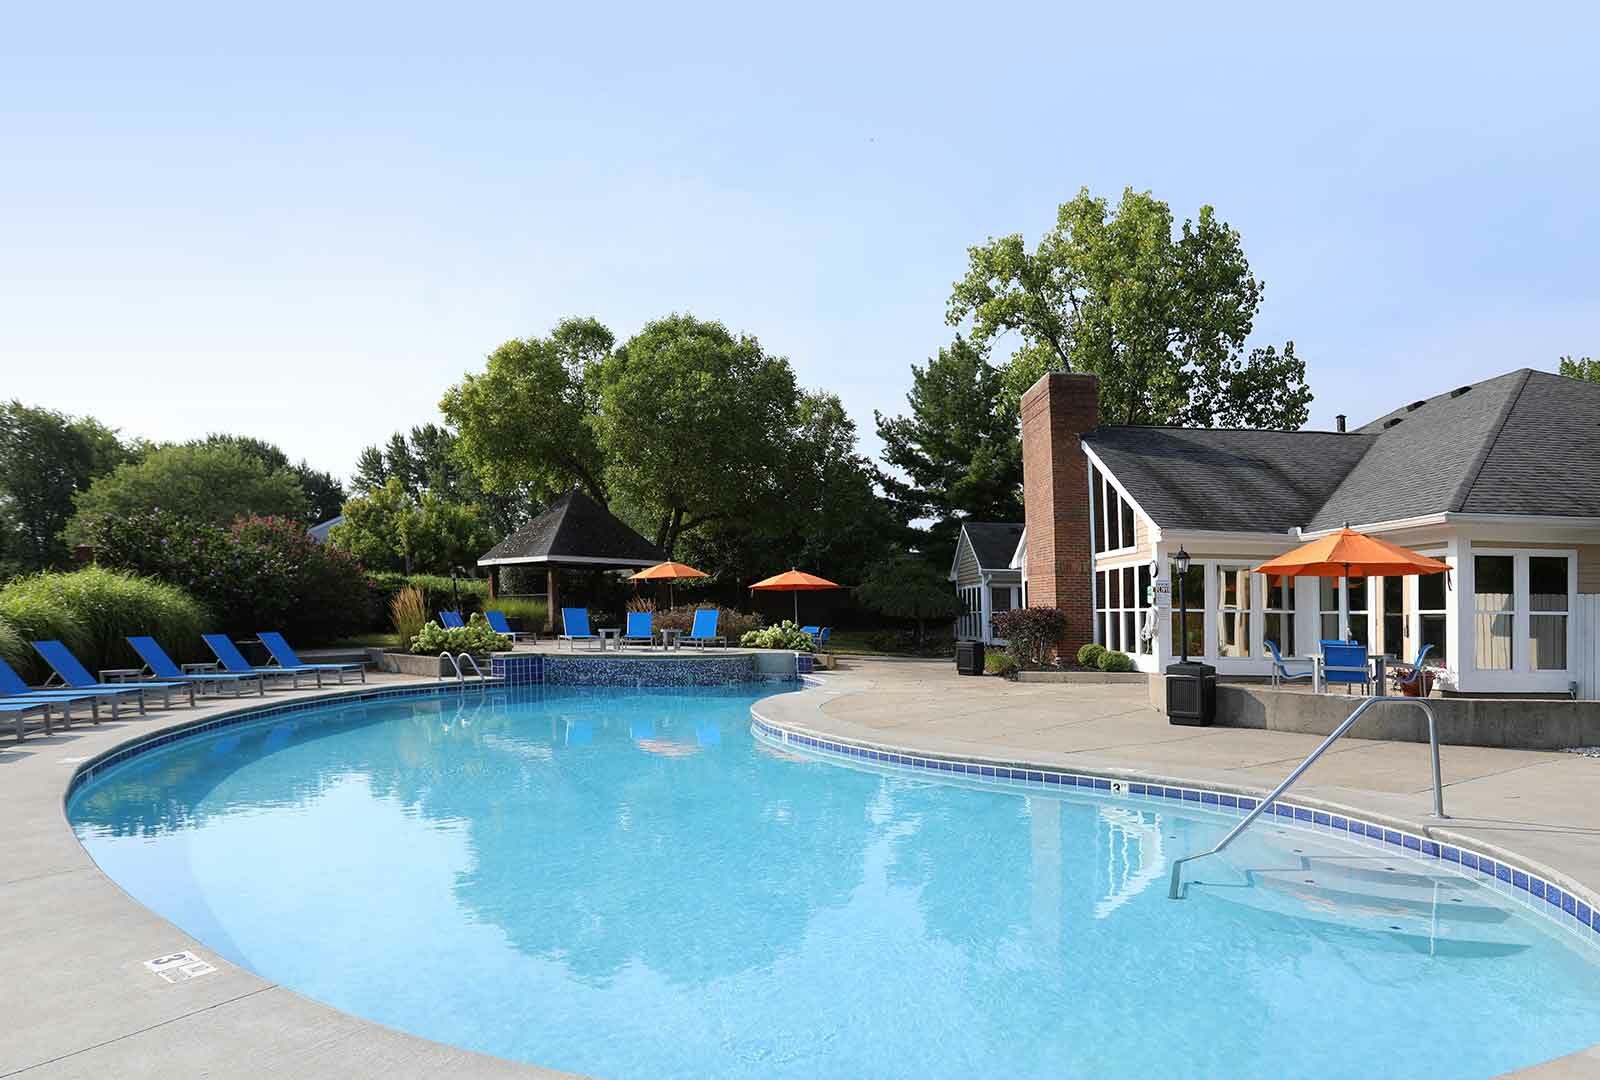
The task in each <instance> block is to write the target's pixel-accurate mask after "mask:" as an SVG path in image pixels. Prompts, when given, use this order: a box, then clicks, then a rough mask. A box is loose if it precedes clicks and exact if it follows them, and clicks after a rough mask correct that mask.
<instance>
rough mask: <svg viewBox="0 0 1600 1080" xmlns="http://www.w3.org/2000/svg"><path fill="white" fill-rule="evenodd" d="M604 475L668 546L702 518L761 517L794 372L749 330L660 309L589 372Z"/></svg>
mask: <svg viewBox="0 0 1600 1080" xmlns="http://www.w3.org/2000/svg"><path fill="white" fill-rule="evenodd" d="M589 374H590V378H589V380H588V382H589V385H590V387H591V388H592V389H593V391H594V392H595V393H596V396H597V397H598V399H599V403H600V411H599V415H598V417H597V422H596V427H597V429H598V434H599V440H600V444H601V445H602V446H603V448H604V452H605V459H606V471H605V476H606V483H607V485H608V487H610V488H611V489H612V490H614V491H616V492H617V493H618V494H620V495H623V496H626V497H628V498H631V499H632V500H633V501H634V502H635V503H637V504H638V505H640V506H642V507H645V508H648V510H649V512H650V513H651V514H652V516H653V518H654V525H655V529H654V533H655V536H654V539H655V542H656V545H657V546H658V547H660V548H661V549H662V550H663V551H664V552H666V553H667V554H668V556H669V557H670V555H671V554H672V551H673V548H674V547H675V546H676V544H677V541H678V538H679V537H680V536H682V535H683V534H684V533H685V532H686V531H688V530H690V529H693V528H695V527H696V526H699V525H703V524H706V523H708V522H722V521H728V520H734V519H740V520H744V521H752V520H759V518H758V516H757V515H759V514H761V513H763V512H764V511H765V510H766V509H768V508H770V507H772V506H774V505H776V504H778V503H779V502H781V501H782V499H783V497H784V492H783V490H782V486H781V479H782V467H783V464H784V461H785V451H786V449H787V446H788V442H789V438H790V434H791V432H792V431H793V430H794V427H795V423H796V420H797V416H798V412H797V410H798V404H799V400H798V399H799V391H798V388H797V387H796V386H795V379H794V371H793V369H791V368H790V366H789V361H788V360H787V359H785V358H783V357H775V356H768V355H767V354H766V353H765V352H764V351H763V350H762V348H761V344H760V342H758V341H757V340H756V339H755V338H754V337H751V336H750V335H748V334H740V335H738V336H735V335H733V334H731V333H729V331H728V329H727V327H725V326H723V325H722V324H721V323H719V322H706V321H703V320H700V319H696V318H694V317H693V316H691V315H669V316H668V317H666V318H664V319H657V320H656V321H654V322H651V323H647V324H646V325H645V326H644V328H643V329H641V330H640V331H639V332H638V333H637V334H635V335H634V336H633V337H632V338H630V339H628V341H627V342H625V343H624V344H623V345H622V346H621V347H620V348H618V349H617V350H616V351H615V352H614V353H612V354H611V355H610V356H608V357H606V358H605V359H604V360H603V361H601V362H600V363H599V364H597V365H595V366H594V367H592V368H591V369H590V372H589Z"/></svg>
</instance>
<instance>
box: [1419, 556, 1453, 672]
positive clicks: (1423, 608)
mask: <svg viewBox="0 0 1600 1080" xmlns="http://www.w3.org/2000/svg"><path fill="white" fill-rule="evenodd" d="M1444 579H1445V575H1444V574H1424V575H1422V576H1421V577H1419V578H1417V630H1418V633H1419V634H1420V639H1419V640H1418V642H1417V648H1419V649H1420V648H1422V646H1424V645H1432V646H1433V648H1431V649H1429V650H1428V656H1427V660H1426V661H1425V662H1426V663H1429V664H1438V665H1440V666H1441V667H1444V666H1448V665H1449V663H1450V654H1449V650H1448V649H1447V648H1446V647H1445V642H1446V637H1445V606H1444V603H1445V601H1444Z"/></svg>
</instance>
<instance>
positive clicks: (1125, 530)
mask: <svg viewBox="0 0 1600 1080" xmlns="http://www.w3.org/2000/svg"><path fill="white" fill-rule="evenodd" d="M1089 513H1090V516H1091V517H1092V518H1093V519H1094V523H1093V525H1092V527H1091V528H1090V533H1091V537H1092V539H1093V541H1094V553H1095V554H1096V555H1106V554H1110V553H1113V552H1118V551H1132V550H1133V549H1134V547H1135V546H1136V545H1137V543H1138V539H1137V530H1136V527H1135V524H1134V512H1133V504H1132V503H1130V502H1129V501H1128V500H1127V499H1124V498H1123V497H1122V493H1121V492H1120V491H1118V490H1117V486H1116V485H1115V484H1113V483H1112V482H1111V480H1110V478H1109V477H1107V476H1106V475H1105V474H1104V473H1102V472H1101V471H1100V470H1099V469H1097V468H1095V467H1094V466H1093V465H1090V466H1089Z"/></svg>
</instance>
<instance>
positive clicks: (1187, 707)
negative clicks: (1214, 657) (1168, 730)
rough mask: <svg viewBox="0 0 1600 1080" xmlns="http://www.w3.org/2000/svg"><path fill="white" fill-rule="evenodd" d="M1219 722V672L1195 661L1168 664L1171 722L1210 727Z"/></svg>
mask: <svg viewBox="0 0 1600 1080" xmlns="http://www.w3.org/2000/svg"><path fill="white" fill-rule="evenodd" d="M1216 719H1217V669H1216V668H1214V667H1212V666H1211V665H1210V664H1201V663H1198V662H1196V661H1194V660H1190V661H1189V662H1187V663H1178V664H1168V665H1167V722H1168V723H1171V724H1180V725H1182V726H1184V727H1210V726H1211V725H1212V724H1213V723H1215V722H1216Z"/></svg>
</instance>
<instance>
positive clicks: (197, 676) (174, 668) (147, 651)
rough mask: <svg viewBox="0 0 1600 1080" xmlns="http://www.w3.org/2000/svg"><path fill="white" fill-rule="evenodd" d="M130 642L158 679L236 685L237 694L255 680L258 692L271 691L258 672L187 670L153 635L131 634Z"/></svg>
mask: <svg viewBox="0 0 1600 1080" xmlns="http://www.w3.org/2000/svg"><path fill="white" fill-rule="evenodd" d="M128 644H129V645H132V646H133V651H134V652H136V653H138V654H139V659H141V660H143V661H144V666H145V668H146V669H147V670H148V671H149V672H150V674H151V675H152V676H154V677H155V678H157V679H166V680H168V681H171V682H191V683H195V684H197V685H199V686H214V687H216V688H217V690H218V692H221V690H222V688H223V687H224V686H231V687H233V694H234V696H235V697H238V696H240V695H241V694H243V693H244V684H245V683H247V682H250V681H252V680H254V682H255V684H256V693H258V694H265V693H266V692H267V680H266V679H265V678H264V677H262V676H261V675H259V674H257V673H255V672H253V671H252V672H249V673H248V674H247V673H245V672H234V671H225V672H215V671H213V672H207V673H204V674H201V673H198V672H194V673H191V672H187V671H184V670H183V669H182V668H180V667H179V666H178V665H177V664H174V663H173V662H172V657H170V656H168V655H167V651H166V650H165V649H163V648H162V647H161V645H160V643H159V642H157V641H156V639H155V638H153V637H144V636H141V637H130V638H129V639H128Z"/></svg>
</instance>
